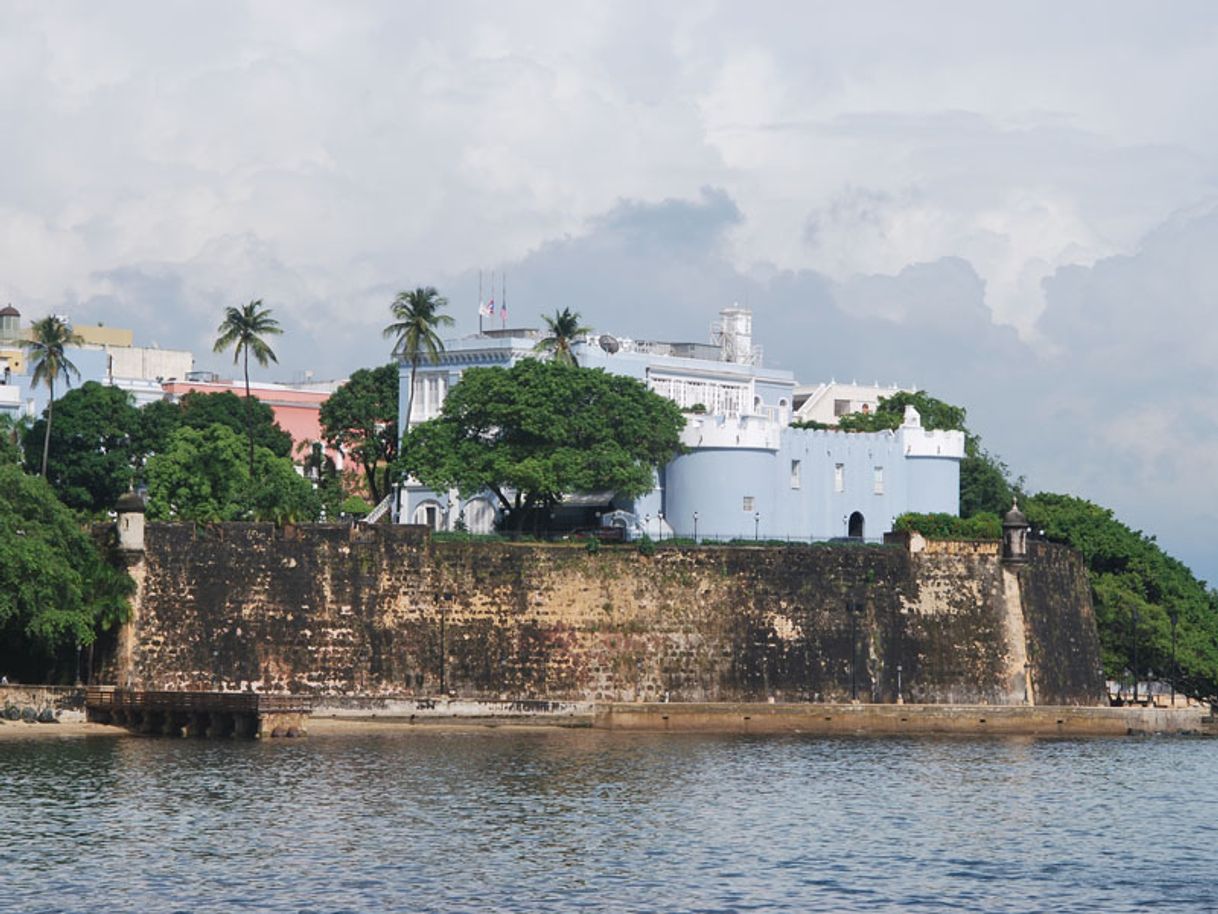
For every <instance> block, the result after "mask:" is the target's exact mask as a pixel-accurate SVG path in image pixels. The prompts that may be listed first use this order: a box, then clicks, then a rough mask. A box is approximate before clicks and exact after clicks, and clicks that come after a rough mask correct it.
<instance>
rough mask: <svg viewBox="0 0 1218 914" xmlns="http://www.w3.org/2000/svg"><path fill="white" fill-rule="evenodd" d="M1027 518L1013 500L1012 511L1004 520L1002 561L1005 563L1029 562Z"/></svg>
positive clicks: (1029, 525)
mask: <svg viewBox="0 0 1218 914" xmlns="http://www.w3.org/2000/svg"><path fill="white" fill-rule="evenodd" d="M1029 527H1031V524H1029V523H1028V519H1027V517H1025V516H1024V513H1023V512H1022V511H1020V510H1019V503H1018V502H1017V501H1015V500H1014V499H1012V500H1011V510H1010V511H1008V512H1007V513H1006V516H1005V517H1003V519H1002V560H1003V561H1004V562H1026V561H1027V560H1028V528H1029Z"/></svg>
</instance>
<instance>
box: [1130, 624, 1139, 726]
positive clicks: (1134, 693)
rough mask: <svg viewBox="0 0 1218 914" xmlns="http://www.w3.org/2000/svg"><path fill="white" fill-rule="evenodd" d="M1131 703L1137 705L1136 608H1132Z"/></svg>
mask: <svg viewBox="0 0 1218 914" xmlns="http://www.w3.org/2000/svg"><path fill="white" fill-rule="evenodd" d="M1131 619H1132V621H1133V703H1134V704H1135V705H1136V704H1137V703H1138V608H1137V607H1136V606H1135V607H1133V610H1132V613H1131Z"/></svg>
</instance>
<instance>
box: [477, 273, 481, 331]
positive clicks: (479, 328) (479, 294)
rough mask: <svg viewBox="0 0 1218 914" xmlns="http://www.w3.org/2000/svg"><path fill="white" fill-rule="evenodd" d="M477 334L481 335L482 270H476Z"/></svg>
mask: <svg viewBox="0 0 1218 914" xmlns="http://www.w3.org/2000/svg"><path fill="white" fill-rule="evenodd" d="M478 336H482V271H481V270H479V271H478Z"/></svg>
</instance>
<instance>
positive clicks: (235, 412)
mask: <svg viewBox="0 0 1218 914" xmlns="http://www.w3.org/2000/svg"><path fill="white" fill-rule="evenodd" d="M178 409H179V412H180V416H181V418H180V421H179V425H182V426H185V427H186V428H194V429H205V428H207V427H208V426H209V425H214V424H215V423H219V424H221V425H226V426H228V427H229V428H230V429H232V430H233V431H234V432H237V433H239V434H247V433H249V434H252V435H253V438H254V447H264V448H266V449H267V450H268V451H270V452H271V453H272V454H274V455H275V456H276V457H290V456H291V455H292V436H291V435H290V434H289V433H288V432H286V431H284V430H283V429H282V428H280V427H279V425H278V424H277V423H276V422H275V411H274V410H273V409H271V407H269V406H268V405H267V404H265V403H263V402H262V401H261V400H259V399H257V398H251V399H250V400H249V401H248V402H247V401H246V400H244V399H242V398H241V397H239V396H237V395H236V394H235V393H231V392H230V391H222V392H220V393H200V392H198V391H191V392H190V393H187V394H183V395H182V398H181V400H180V401H178ZM247 410H248V412H247ZM247 419H248V426H247Z"/></svg>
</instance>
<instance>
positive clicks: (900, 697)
mask: <svg viewBox="0 0 1218 914" xmlns="http://www.w3.org/2000/svg"><path fill="white" fill-rule="evenodd" d="M897 704H899V705H903V704H905V697H904V696H903V695H902V694H901V664H899V663H898V664H897Z"/></svg>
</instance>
